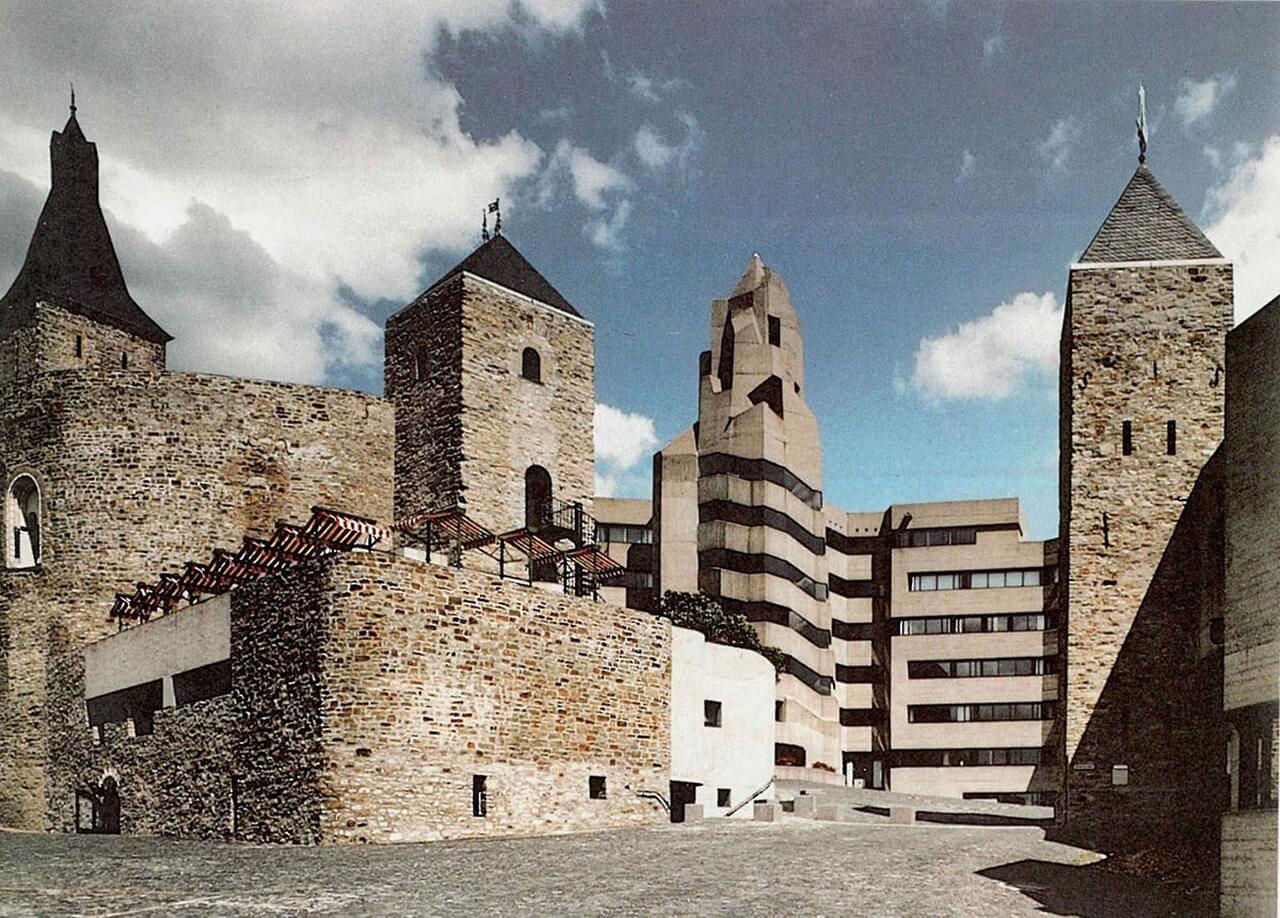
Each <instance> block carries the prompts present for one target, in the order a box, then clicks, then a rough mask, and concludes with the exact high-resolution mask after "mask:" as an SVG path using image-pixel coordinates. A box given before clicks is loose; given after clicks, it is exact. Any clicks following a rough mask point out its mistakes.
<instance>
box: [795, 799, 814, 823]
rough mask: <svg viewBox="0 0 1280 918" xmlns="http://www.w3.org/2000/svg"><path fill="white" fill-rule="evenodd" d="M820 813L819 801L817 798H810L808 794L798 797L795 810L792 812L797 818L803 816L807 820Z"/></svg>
mask: <svg viewBox="0 0 1280 918" xmlns="http://www.w3.org/2000/svg"><path fill="white" fill-rule="evenodd" d="M817 811H818V800H817V798H816V797H810V796H809V795H808V794H805V795H803V796H799V797H796V800H795V809H793V810H792V812H793V813H795V814H796V815H797V816H803V817H804V818H806V819H812V818H813V816H814V813H816V812H817Z"/></svg>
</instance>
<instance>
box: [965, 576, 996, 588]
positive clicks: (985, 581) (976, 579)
mask: <svg viewBox="0 0 1280 918" xmlns="http://www.w3.org/2000/svg"><path fill="white" fill-rule="evenodd" d="M969 583H970V584H972V586H973V589H975V590H985V589H986V588H987V587H988V586H990V584H991V578H990V575H988V574H986V573H978V574H970V575H969Z"/></svg>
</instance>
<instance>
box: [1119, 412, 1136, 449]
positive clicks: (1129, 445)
mask: <svg viewBox="0 0 1280 918" xmlns="http://www.w3.org/2000/svg"><path fill="white" fill-rule="evenodd" d="M1120 448H1121V450H1122V451H1123V452H1124V454H1125V455H1126V456H1128V455H1131V454H1132V453H1133V421H1125V422H1124V424H1123V426H1122V427H1121V430H1120Z"/></svg>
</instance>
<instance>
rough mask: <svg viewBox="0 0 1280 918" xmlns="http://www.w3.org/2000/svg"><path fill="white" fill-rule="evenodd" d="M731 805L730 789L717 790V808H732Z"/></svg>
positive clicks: (721, 788) (719, 788)
mask: <svg viewBox="0 0 1280 918" xmlns="http://www.w3.org/2000/svg"><path fill="white" fill-rule="evenodd" d="M730 805H731V804H730V803H729V788H727V787H718V788H716V806H730Z"/></svg>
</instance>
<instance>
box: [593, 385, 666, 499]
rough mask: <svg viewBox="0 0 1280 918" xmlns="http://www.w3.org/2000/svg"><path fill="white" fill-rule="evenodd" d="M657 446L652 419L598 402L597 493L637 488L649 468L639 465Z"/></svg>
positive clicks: (596, 413) (596, 412)
mask: <svg viewBox="0 0 1280 918" xmlns="http://www.w3.org/2000/svg"><path fill="white" fill-rule="evenodd" d="M657 445H658V434H657V431H656V429H655V428H654V425H653V419H652V418H649V417H645V416H644V415H642V414H632V413H630V412H627V411H622V410H621V409H618V408H614V407H613V406H612V405H606V404H605V403H604V402H596V409H595V447H596V494H598V495H599V496H601V497H612V496H614V495H615V494H616V493H617V492H618V490H619V489H622V490H631V491H635V490H636V489H637V488H638V487H639V486H640V485H641V484H642V483H643V481H644V480H645V472H646V471H647V470H646V469H642V468H637V466H639V465H640V463H641V461H642V460H644V459H647V458H648V457H649V456H650V455H651V454H652V453H653V451H654V449H655V448H656V447H657Z"/></svg>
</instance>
